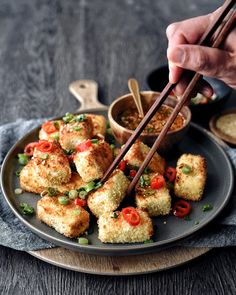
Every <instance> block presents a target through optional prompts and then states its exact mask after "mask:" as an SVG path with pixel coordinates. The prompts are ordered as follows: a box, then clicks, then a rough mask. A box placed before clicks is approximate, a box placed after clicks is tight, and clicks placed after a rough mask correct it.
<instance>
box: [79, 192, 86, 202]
mask: <svg viewBox="0 0 236 295" xmlns="http://www.w3.org/2000/svg"><path fill="white" fill-rule="evenodd" d="M87 194H88V193H87V192H86V191H80V192H79V197H80V199H82V200H84V199H86V197H87Z"/></svg>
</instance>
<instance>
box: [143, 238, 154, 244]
mask: <svg viewBox="0 0 236 295" xmlns="http://www.w3.org/2000/svg"><path fill="white" fill-rule="evenodd" d="M151 243H153V240H152V239H150V240H146V241H144V244H151Z"/></svg>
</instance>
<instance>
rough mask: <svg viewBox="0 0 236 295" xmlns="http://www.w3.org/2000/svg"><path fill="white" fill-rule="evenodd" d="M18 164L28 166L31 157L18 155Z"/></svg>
mask: <svg viewBox="0 0 236 295" xmlns="http://www.w3.org/2000/svg"><path fill="white" fill-rule="evenodd" d="M17 156H18V163H19V164H20V165H26V164H27V163H28V162H29V157H28V156H27V155H26V154H18V155H17Z"/></svg>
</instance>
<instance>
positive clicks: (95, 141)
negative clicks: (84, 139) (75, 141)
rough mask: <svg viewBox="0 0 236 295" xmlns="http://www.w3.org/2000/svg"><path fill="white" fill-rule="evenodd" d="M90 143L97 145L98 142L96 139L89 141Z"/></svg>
mask: <svg viewBox="0 0 236 295" xmlns="http://www.w3.org/2000/svg"><path fill="white" fill-rule="evenodd" d="M91 142H92V143H93V144H94V143H98V142H99V140H98V139H97V138H93V139H91Z"/></svg>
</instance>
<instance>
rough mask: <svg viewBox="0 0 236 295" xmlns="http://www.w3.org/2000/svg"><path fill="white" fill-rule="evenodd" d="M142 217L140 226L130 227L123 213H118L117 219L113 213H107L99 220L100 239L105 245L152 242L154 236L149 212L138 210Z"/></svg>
mask: <svg viewBox="0 0 236 295" xmlns="http://www.w3.org/2000/svg"><path fill="white" fill-rule="evenodd" d="M136 211H137V213H138V215H139V216H140V223H139V224H138V225H135V226H133V225H130V224H129V223H128V222H127V221H126V220H125V219H124V217H123V214H122V212H119V211H116V214H117V218H113V214H112V212H110V213H109V212H106V213H104V214H103V215H101V216H100V217H99V219H98V238H99V240H100V241H102V242H103V243H137V242H144V241H146V240H150V238H151V237H152V235H153V225H152V220H151V218H150V217H149V216H148V213H147V212H144V211H142V210H140V209H136Z"/></svg>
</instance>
